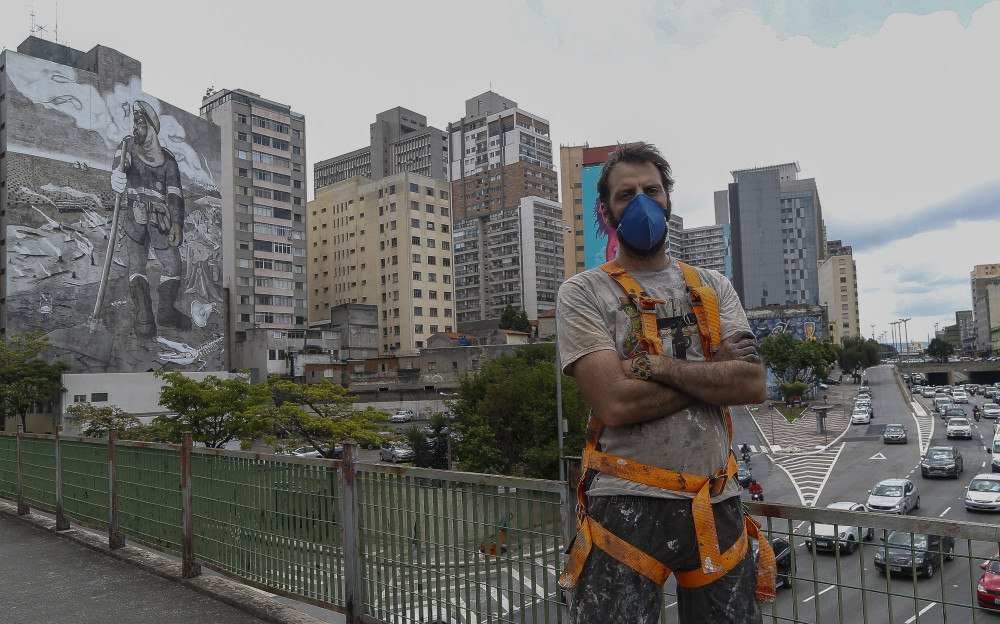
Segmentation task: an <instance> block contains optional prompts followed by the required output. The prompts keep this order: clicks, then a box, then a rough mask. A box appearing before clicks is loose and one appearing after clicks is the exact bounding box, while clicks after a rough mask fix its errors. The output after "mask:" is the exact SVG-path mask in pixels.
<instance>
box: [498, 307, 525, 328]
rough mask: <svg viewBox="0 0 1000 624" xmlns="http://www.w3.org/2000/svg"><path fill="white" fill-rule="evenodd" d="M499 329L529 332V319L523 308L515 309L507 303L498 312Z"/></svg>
mask: <svg viewBox="0 0 1000 624" xmlns="http://www.w3.org/2000/svg"><path fill="white" fill-rule="evenodd" d="M500 329H510V330H513V331H520V332H525V333H530V332H531V321H529V320H528V314H527V313H526V312H525V311H524V310H518V309H515V308H514V306H512V305H510V304H508V305H506V306H504V309H503V312H501V313H500Z"/></svg>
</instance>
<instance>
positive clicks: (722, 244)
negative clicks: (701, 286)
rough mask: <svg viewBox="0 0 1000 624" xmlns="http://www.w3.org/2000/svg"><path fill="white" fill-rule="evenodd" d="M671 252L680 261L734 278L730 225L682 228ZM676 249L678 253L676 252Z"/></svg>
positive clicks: (672, 245)
mask: <svg viewBox="0 0 1000 624" xmlns="http://www.w3.org/2000/svg"><path fill="white" fill-rule="evenodd" d="M678 238H679V240H678V241H677V242H676V244H675V243H674V242H673V241H671V252H672V253H674V255H675V257H677V258H678V259H679V260H683V261H684V262H686V263H688V264H690V265H692V266H696V267H703V268H706V269H712V270H714V271H718V272H719V273H722V274H723V275H725V276H726V277H728V278H730V279H732V277H733V255H732V250H731V248H730V232H729V224H728V223H723V224H721V225H703V226H699V227H693V228H681V230H680V233H679V236H678ZM674 249H676V251H674Z"/></svg>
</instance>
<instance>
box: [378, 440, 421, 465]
mask: <svg viewBox="0 0 1000 624" xmlns="http://www.w3.org/2000/svg"><path fill="white" fill-rule="evenodd" d="M379 457H381V459H382V461H386V462H392V463H393V464H396V463H399V462H408V461H413V449H412V448H410V447H409V446H406V445H405V444H386V445H383V446H382V449H381V450H380V451H379Z"/></svg>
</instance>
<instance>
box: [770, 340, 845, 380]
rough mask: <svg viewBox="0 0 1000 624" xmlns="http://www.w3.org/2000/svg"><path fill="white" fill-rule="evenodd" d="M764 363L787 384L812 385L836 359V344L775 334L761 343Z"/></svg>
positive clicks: (827, 372) (825, 373) (824, 375)
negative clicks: (800, 383) (798, 382)
mask: <svg viewBox="0 0 1000 624" xmlns="http://www.w3.org/2000/svg"><path fill="white" fill-rule="evenodd" d="M760 352H761V355H763V356H764V362H765V363H766V364H767V366H768V368H770V369H771V371H772V372H773V373H774V374H775V376H776V377H777V378H778V379H779V380H781V381H784V382H786V383H791V382H795V381H800V382H802V383H805V384H808V385H810V386H811V385H813V384H814V383H817V382H818V381H819V380H821V379H825V378H826V376H827V375H829V373H830V365H831V364H833V363H834V362H835V361H836V359H837V354H836V352H835V350H834V348H833V345H831V344H829V343H826V342H819V341H817V340H796V339H795V338H794V337H793V336H792V335H791V334H786V333H781V334H773V335H771V336H768V337H767V338H765V339H764V342H763V343H761V346H760Z"/></svg>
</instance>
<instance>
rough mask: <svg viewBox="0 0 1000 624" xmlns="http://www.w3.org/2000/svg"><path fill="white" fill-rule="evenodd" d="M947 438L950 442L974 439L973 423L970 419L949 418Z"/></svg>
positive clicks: (946, 431)
mask: <svg viewBox="0 0 1000 624" xmlns="http://www.w3.org/2000/svg"><path fill="white" fill-rule="evenodd" d="M945 437H947V438H948V439H949V440H952V439H955V438H961V439H963V440H971V439H972V423H970V422H969V419H968V418H949V419H948V427H947V429H946V430H945Z"/></svg>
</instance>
